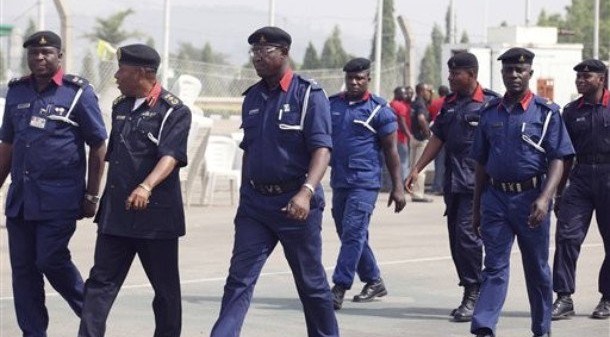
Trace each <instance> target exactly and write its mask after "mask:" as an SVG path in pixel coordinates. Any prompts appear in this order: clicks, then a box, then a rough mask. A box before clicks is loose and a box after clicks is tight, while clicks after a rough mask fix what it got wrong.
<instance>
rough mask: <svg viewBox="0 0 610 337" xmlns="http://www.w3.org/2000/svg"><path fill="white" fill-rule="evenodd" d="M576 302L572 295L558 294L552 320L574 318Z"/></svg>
mask: <svg viewBox="0 0 610 337" xmlns="http://www.w3.org/2000/svg"><path fill="white" fill-rule="evenodd" d="M574 314H575V312H574V301H572V297H570V294H558V295H557V299H556V300H555V303H553V313H552V316H551V319H552V320H554V321H556V320H559V319H566V318H568V317H570V316H574Z"/></svg>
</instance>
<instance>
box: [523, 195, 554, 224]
mask: <svg viewBox="0 0 610 337" xmlns="http://www.w3.org/2000/svg"><path fill="white" fill-rule="evenodd" d="M548 210H549V200H548V199H547V198H545V197H542V196H541V197H538V199H536V200H535V201H534V202H533V203H532V207H531V208H530V215H529V217H528V218H527V225H528V226H529V227H530V228H536V227H538V226H539V225H540V223H541V222H542V220H544V218H545V217H546V216H547V214H548V212H549V211H548Z"/></svg>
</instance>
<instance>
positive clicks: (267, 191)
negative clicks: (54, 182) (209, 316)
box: [211, 27, 339, 337]
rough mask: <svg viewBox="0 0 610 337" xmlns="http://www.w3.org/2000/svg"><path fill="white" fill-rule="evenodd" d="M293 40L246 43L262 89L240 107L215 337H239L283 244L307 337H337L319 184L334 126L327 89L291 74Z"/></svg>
mask: <svg viewBox="0 0 610 337" xmlns="http://www.w3.org/2000/svg"><path fill="white" fill-rule="evenodd" d="M291 41H292V39H291V37H290V35H289V34H288V33H286V32H285V31H283V30H282V29H280V28H277V27H263V28H260V29H258V30H256V31H255V32H254V33H252V34H251V35H250V36H249V37H248V43H249V44H250V45H251V48H250V58H251V60H252V64H253V65H254V68H255V69H256V73H257V74H258V76H260V77H261V78H262V80H261V81H259V82H257V83H256V84H254V85H253V86H251V87H250V88H249V89H248V90H246V92H245V98H244V103H243V105H242V126H241V127H242V128H243V129H244V139H243V141H242V143H241V144H240V146H241V148H242V149H243V150H244V156H243V166H242V167H243V173H242V175H243V180H242V181H243V182H244V184H242V186H241V191H240V202H239V206H238V209H237V215H236V216H235V242H234V246H233V256H232V258H231V266H230V268H229V276H228V277H227V281H226V284H225V287H224V295H223V298H222V306H221V308H220V315H219V317H218V320H217V321H216V324H214V327H213V329H212V333H211V335H212V336H213V337H236V336H239V334H240V331H241V327H242V325H243V322H244V318H245V316H246V312H247V311H248V307H249V306H250V300H251V298H252V292H253V291H254V285H255V283H256V281H257V279H258V276H259V274H260V272H261V269H262V268H263V265H264V264H265V261H266V260H267V258H268V257H269V255H271V253H272V252H273V249H274V248H275V246H276V245H277V243H278V241H279V242H280V243H281V244H282V247H283V248H284V255H285V256H286V259H287V260H288V264H289V265H290V268H291V269H292V274H293V276H294V280H295V283H296V286H297V290H298V293H299V297H300V299H301V303H302V304H303V311H304V313H305V323H306V324H307V335H308V336H309V337H322V336H324V337H332V336H335V337H336V336H339V331H338V327H337V321H336V319H335V313H334V310H333V303H332V295H331V292H330V288H329V286H328V282H327V280H326V273H325V272H324V267H323V266H322V261H321V255H322V239H321V226H322V212H323V209H324V195H323V191H322V187H321V186H320V179H321V178H322V176H323V175H324V172H325V171H326V167H327V166H328V162H329V160H330V149H331V148H332V140H331V121H330V110H329V104H328V99H327V98H326V95H325V94H324V91H323V90H322V88H321V87H320V86H319V85H318V84H316V83H315V82H313V81H309V80H305V79H303V78H302V77H300V76H299V75H297V74H295V73H293V72H292V70H291V69H290V66H289V56H288V55H289V50H290V44H291Z"/></svg>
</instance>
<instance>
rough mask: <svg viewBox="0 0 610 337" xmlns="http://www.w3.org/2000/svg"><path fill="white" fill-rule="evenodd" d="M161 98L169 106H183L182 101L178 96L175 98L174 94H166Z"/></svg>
mask: <svg viewBox="0 0 610 337" xmlns="http://www.w3.org/2000/svg"><path fill="white" fill-rule="evenodd" d="M161 98H162V99H163V100H164V101H165V102H167V104H169V105H170V106H176V105H179V104H182V101H180V99H179V98H178V97H176V96H174V95H173V94H171V93H169V92H166V93H164V94H163V95H162V96H161Z"/></svg>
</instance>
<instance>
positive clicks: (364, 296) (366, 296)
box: [354, 279, 388, 302]
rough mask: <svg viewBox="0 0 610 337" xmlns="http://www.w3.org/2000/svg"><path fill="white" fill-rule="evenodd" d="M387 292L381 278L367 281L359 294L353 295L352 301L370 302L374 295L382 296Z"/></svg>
mask: <svg viewBox="0 0 610 337" xmlns="http://www.w3.org/2000/svg"><path fill="white" fill-rule="evenodd" d="M387 294H388V291H387V289H386V288H385V284H383V280H382V279H379V280H378V281H375V282H369V283H367V284H365V285H364V288H363V289H362V291H361V292H360V294H358V295H356V296H354V302H370V301H372V300H373V299H374V298H375V297H383V296H385V295H387Z"/></svg>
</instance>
